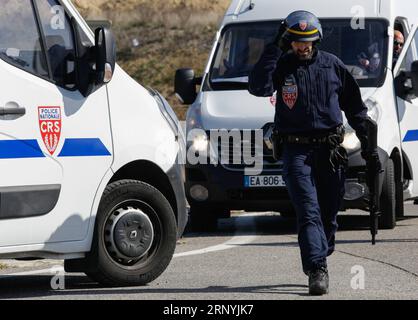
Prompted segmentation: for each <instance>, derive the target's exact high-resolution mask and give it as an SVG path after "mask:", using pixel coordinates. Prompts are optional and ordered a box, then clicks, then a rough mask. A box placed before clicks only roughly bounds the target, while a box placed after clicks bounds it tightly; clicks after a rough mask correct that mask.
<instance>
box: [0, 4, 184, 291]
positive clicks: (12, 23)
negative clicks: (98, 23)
mask: <svg viewBox="0 0 418 320" xmlns="http://www.w3.org/2000/svg"><path fill="white" fill-rule="evenodd" d="M0 29H1V33H0V82H1V92H0V259H40V258H50V259H62V260H65V269H66V271H68V272H84V273H86V274H87V275H89V276H90V277H91V278H92V279H94V280H97V281H98V282H100V283H102V284H105V285H112V286H113V285H118V286H119V285H120V286H124V285H144V284H146V283H149V282H150V281H153V280H154V279H156V278H157V277H158V276H159V275H161V274H162V272H163V271H164V270H165V269H166V267H167V266H168V264H169V263H170V260H171V258H172V256H173V253H174V250H175V246H176V241H177V239H178V237H180V236H181V235H182V233H183V231H184V228H185V225H186V220H187V211H186V200H185V193H184V176H185V175H184V166H182V165H181V164H180V162H181V161H178V160H179V159H178V158H179V157H181V153H182V152H184V144H185V143H184V141H185V140H184V136H183V135H182V134H181V132H180V133H179V132H178V130H177V128H178V120H177V118H176V116H175V114H174V113H173V111H172V109H171V107H170V106H169V104H168V103H167V101H166V100H165V99H164V98H163V97H162V96H161V95H160V94H159V93H158V92H157V91H155V90H153V89H146V88H144V87H142V86H141V85H139V84H138V83H136V82H135V81H134V80H133V79H132V78H130V77H129V76H128V75H127V74H126V73H125V72H124V71H123V70H122V69H121V68H120V67H119V66H118V65H117V64H116V62H115V59H116V50H115V48H116V46H115V41H114V38H113V36H112V33H111V31H110V30H109V29H107V28H98V29H96V31H95V32H94V33H93V32H92V31H91V29H90V28H89V27H88V25H87V23H86V22H85V21H84V20H83V19H82V17H81V16H80V14H79V13H78V12H77V10H76V8H75V7H74V5H73V4H72V3H71V1H69V0H59V1H58V0H13V1H12V0H7V1H3V2H2V10H1V11H0Z"/></svg>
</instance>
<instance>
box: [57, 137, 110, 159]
mask: <svg viewBox="0 0 418 320" xmlns="http://www.w3.org/2000/svg"><path fill="white" fill-rule="evenodd" d="M111 155H112V154H111V153H110V152H109V150H107V148H106V147H105V145H104V144H103V142H102V141H101V140H100V139H66V140H65V143H64V146H63V147H62V150H61V153H60V154H59V156H58V157H102V156H111Z"/></svg>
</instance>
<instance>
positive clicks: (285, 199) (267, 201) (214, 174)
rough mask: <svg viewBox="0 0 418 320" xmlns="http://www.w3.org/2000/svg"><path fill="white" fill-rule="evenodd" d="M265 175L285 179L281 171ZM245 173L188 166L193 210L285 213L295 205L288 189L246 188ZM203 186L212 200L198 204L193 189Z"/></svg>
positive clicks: (207, 166) (190, 198)
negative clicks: (195, 208)
mask: <svg viewBox="0 0 418 320" xmlns="http://www.w3.org/2000/svg"><path fill="white" fill-rule="evenodd" d="M261 175H271V176H276V175H279V176H281V175H282V171H281V170H275V171H273V170H268V171H263V172H262V174H261ZM244 177H245V175H244V171H243V170H230V169H227V168H225V167H224V166H222V165H220V164H219V165H217V166H214V165H209V164H208V165H202V164H200V165H186V195H187V200H188V202H189V204H190V205H191V206H211V207H216V208H222V209H227V210H245V211H281V210H290V209H291V208H292V204H291V202H290V198H289V194H288V192H287V189H286V188H285V187H275V188H246V187H245V186H244ZM194 186H202V187H204V188H205V189H206V190H207V191H208V198H207V199H206V200H204V201H197V200H196V199H194V198H193V197H192V195H191V192H190V191H191V188H192V187H194Z"/></svg>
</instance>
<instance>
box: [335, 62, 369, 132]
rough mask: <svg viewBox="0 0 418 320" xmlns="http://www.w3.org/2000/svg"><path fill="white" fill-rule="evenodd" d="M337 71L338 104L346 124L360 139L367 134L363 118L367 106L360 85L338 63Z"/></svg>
mask: <svg viewBox="0 0 418 320" xmlns="http://www.w3.org/2000/svg"><path fill="white" fill-rule="evenodd" d="M338 71H339V74H340V79H341V83H342V86H341V91H340V106H341V109H342V110H343V111H344V112H345V115H346V117H347V120H348V124H349V125H350V126H351V127H352V128H353V129H354V130H355V131H356V134H357V136H358V137H359V138H360V140H362V139H363V138H364V137H365V136H367V132H366V131H367V130H366V128H365V119H368V115H367V107H366V105H365V104H364V102H363V99H362V98H361V92H360V87H359V85H358V83H357V81H356V80H355V79H354V77H353V76H352V75H351V73H350V72H349V71H348V70H347V68H346V67H345V66H344V65H343V63H342V62H341V63H339V65H338Z"/></svg>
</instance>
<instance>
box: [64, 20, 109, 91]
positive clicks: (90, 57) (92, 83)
mask: <svg viewBox="0 0 418 320" xmlns="http://www.w3.org/2000/svg"><path fill="white" fill-rule="evenodd" d="M71 20H72V26H73V30H74V33H75V44H76V50H75V51H76V52H75V55H76V59H75V64H76V65H75V80H76V81H75V82H76V87H77V89H78V90H79V91H80V93H81V94H82V95H83V96H84V97H87V96H89V95H90V94H92V93H93V92H94V91H96V90H98V89H99V88H101V87H102V86H103V85H105V84H106V83H108V82H110V80H111V79H112V76H113V73H114V70H115V66H116V41H115V38H114V36H113V33H112V31H111V30H110V29H109V28H104V27H99V28H97V29H96V31H95V43H94V45H92V44H91V43H90V42H86V41H84V42H83V40H85V37H83V34H82V33H81V32H82V31H81V30H80V28H79V26H78V23H77V21H76V20H75V19H74V18H72V19H71Z"/></svg>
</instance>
